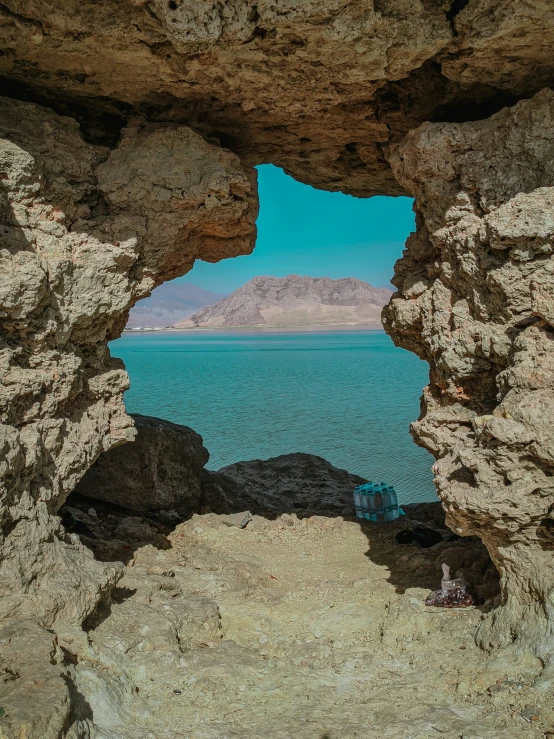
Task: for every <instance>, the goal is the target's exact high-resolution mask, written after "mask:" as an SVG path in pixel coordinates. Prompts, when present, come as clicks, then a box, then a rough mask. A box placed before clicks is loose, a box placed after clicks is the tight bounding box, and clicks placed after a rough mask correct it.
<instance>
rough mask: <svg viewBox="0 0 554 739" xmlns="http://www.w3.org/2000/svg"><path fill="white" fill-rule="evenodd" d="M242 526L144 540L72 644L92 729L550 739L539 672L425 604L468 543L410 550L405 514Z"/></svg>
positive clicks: (222, 524)
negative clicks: (491, 648) (489, 650)
mask: <svg viewBox="0 0 554 739" xmlns="http://www.w3.org/2000/svg"><path fill="white" fill-rule="evenodd" d="M240 517H241V514H235V515H233V516H218V515H215V514H206V515H195V516H193V518H192V519H191V520H189V521H187V522H185V523H182V524H180V525H178V526H177V527H176V528H175V530H174V531H173V532H172V533H171V534H170V536H169V542H170V545H171V548H169V549H158V548H156V547H155V546H153V545H152V544H147V545H143V546H140V547H138V548H137V549H136V551H134V552H132V558H131V559H130V562H129V568H128V572H127V574H126V576H125V578H124V579H123V580H122V581H121V582H120V584H119V588H118V589H117V591H116V593H115V594H114V602H113V603H112V605H111V606H110V607H109V608H108V609H106V610H105V611H103V612H100V613H99V614H97V616H96V618H95V619H94V620H92V621H91V623H89V624H88V626H87V628H88V631H87V632H86V634H85V633H84V632H82V631H79V630H77V629H74V630H71V629H69V630H67V631H66V632H62V633H60V634H59V638H60V643H61V644H62V646H63V647H64V650H65V652H66V654H67V656H68V661H69V662H70V663H71V665H70V670H72V672H73V678H74V680H75V683H76V686H77V689H78V690H79V692H80V693H81V694H82V695H83V696H84V698H85V701H84V703H83V705H85V706H86V707H87V709H86V710H88V711H89V716H90V718H91V719H92V720H93V722H94V725H95V726H96V727H98V728H97V729H94V730H93V736H97V737H112V738H115V737H117V738H118V739H135V738H136V739H139V738H140V739H166V738H169V737H175V738H176V739H177V738H179V739H180V738H185V737H186V738H187V739H226V738H229V739H231V738H234V737H245V738H248V739H254V737H256V738H257V737H260V738H261V737H271V738H272V739H281V738H283V739H285V738H287V739H288V738H289V737H291V738H292V737H295V738H303V737H306V738H310V739H312V738H313V739H316V738H317V739H350V738H351V737H364V739H373V738H374V737H375V738H377V737H379V738H380V737H383V738H385V737H391V738H392V737H394V739H401V738H404V737H406V738H408V737H409V738H410V739H412V738H413V739H416V738H417V739H420V738H423V737H425V738H426V739H427V738H428V737H435V736H436V737H449V738H450V737H452V738H454V737H456V738H460V739H461V738H462V737H463V739H470V738H471V739H484V738H487V739H488V738H490V739H493V738H496V737H498V738H499V739H500V737H502V738H503V739H504V738H505V737H514V738H516V737H529V739H531V738H535V737H544V736H549V734H548V732H549V730H553V727H554V711H553V708H554V706H553V702H552V695H551V693H550V694H548V693H545V692H542V691H540V690H538V689H536V688H533V687H532V684H533V680H534V679H535V677H536V676H537V674H538V673H539V671H540V666H539V665H538V663H535V662H534V661H532V660H528V661H525V660H522V659H521V658H519V659H517V658H516V657H515V656H513V655H511V654H510V653H509V652H503V653H502V654H499V655H497V656H496V657H488V658H487V657H486V656H485V654H484V653H483V652H482V651H481V650H479V649H478V648H477V647H476V646H475V644H474V639H473V635H474V633H475V630H476V628H477V626H478V624H479V622H480V620H481V618H482V617H483V614H482V612H481V610H479V609H476V608H471V609H468V610H459V611H454V610H446V609H437V608H429V607H425V606H424V603H423V601H424V598H425V596H426V594H427V593H428V592H429V587H430V586H431V585H432V584H434V585H435V586H438V583H439V581H440V575H439V574H438V570H439V567H440V561H441V559H445V558H448V557H450V559H452V557H453V556H454V557H456V556H459V552H458V554H457V550H458V549H459V544H458V543H453V544H447V543H445V544H441V545H439V546H438V547H433V548H431V549H421V548H419V547H418V546H417V545H414V544H412V545H404V546H401V545H398V544H397V543H396V542H395V540H394V534H395V533H396V532H397V531H398V530H399V529H400V528H402V525H405V524H403V523H401V522H395V523H394V524H388V525H383V526H379V525H375V524H368V525H364V526H361V525H360V524H359V523H358V522H356V521H355V520H344V519H342V518H340V517H339V518H324V517H318V516H314V517H311V518H306V519H302V520H299V519H297V518H296V516H291V515H289V514H284V515H283V516H281V517H279V518H277V519H276V520H274V521H270V520H266V519H264V518H261V517H258V516H254V518H253V519H252V520H251V521H250V523H249V524H248V526H247V527H246V528H239V527H238V526H237V525H231V524H236V523H238V519H239V518H240ZM125 521H127V523H125ZM125 521H124V522H123V523H122V524H120V526H121V525H123V526H125V525H126V526H127V529H129V528H132V527H133V526H135V529H137V528H138V529H140V527H141V525H142V526H145V525H146V523H141V519H140V517H136V518H129V519H125ZM522 714H523V715H522ZM536 717H538V719H536ZM529 719H531V720H529ZM535 719H536V720H535ZM94 732H96V733H95V734H94Z"/></svg>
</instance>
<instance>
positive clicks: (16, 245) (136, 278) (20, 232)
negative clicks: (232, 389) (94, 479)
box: [0, 99, 257, 625]
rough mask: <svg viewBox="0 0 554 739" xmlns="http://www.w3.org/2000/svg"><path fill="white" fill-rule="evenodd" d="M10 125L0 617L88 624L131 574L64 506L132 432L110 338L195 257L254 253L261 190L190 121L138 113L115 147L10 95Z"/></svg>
mask: <svg viewBox="0 0 554 739" xmlns="http://www.w3.org/2000/svg"><path fill="white" fill-rule="evenodd" d="M0 138H1V140H0V160H1V164H2V169H3V172H4V174H3V179H2V185H1V189H2V193H1V198H2V199H1V205H0V208H1V210H0V214H1V220H2V229H3V234H2V236H3V240H2V249H1V250H0V263H1V269H0V304H1V308H0V310H1V312H0V326H1V330H2V344H1V348H0V367H1V373H2V385H1V390H0V393H1V395H0V403H1V406H0V413H1V416H0V420H1V426H0V439H1V442H0V448H1V449H2V455H1V457H0V474H1V484H2V488H1V493H0V550H1V553H2V557H1V560H0V583H1V589H2V593H3V597H2V602H1V604H0V615H1V616H9V617H12V618H13V617H15V616H16V615H19V616H30V615H36V616H38V617H39V618H40V620H41V621H42V622H43V623H45V624H46V625H50V624H53V623H55V622H79V621H81V620H82V619H83V618H86V617H87V616H88V615H89V614H91V613H92V612H93V611H94V609H95V607H96V604H97V603H98V601H99V600H101V599H102V598H103V597H104V596H105V595H106V594H107V593H108V592H109V590H110V588H111V587H113V585H114V584H115V582H117V579H118V577H119V576H120V575H121V568H120V566H118V565H113V564H112V565H109V566H103V565H100V564H99V563H98V562H96V561H94V559H93V558H92V557H91V556H90V553H89V552H88V551H87V550H85V549H83V547H82V546H81V545H80V543H79V540H78V538H77V537H72V536H71V535H68V534H66V532H65V531H64V529H63V528H61V527H60V522H59V519H58V518H57V517H56V516H55V513H56V511H57V510H58V508H59V507H60V505H61V504H62V503H63V501H64V500H65V498H66V497H67V495H68V494H69V493H70V492H71V491H72V490H73V488H74V487H75V485H76V483H77V482H78V481H79V479H80V477H81V476H82V475H83V473H84V472H85V471H86V469H87V468H88V467H89V466H90V465H91V464H92V463H93V462H94V460H95V459H96V457H97V456H98V455H99V454H100V453H101V452H103V451H107V450H108V449H110V448H111V447H114V446H117V445H119V444H122V443H124V442H126V441H131V440H132V439H133V437H134V433H135V432H134V430H133V427H132V420H131V419H130V417H129V416H127V414H126V412H125V408H124V406H123V391H124V390H125V389H126V388H127V387H128V377H127V373H126V372H125V370H124V368H123V365H122V363H121V362H120V361H119V360H117V359H113V358H112V357H111V356H110V353H109V350H108V347H107V342H108V340H109V339H111V338H114V337H116V336H118V335H119V333H120V332H121V331H122V329H123V327H124V325H125V322H126V318H127V314H128V311H129V309H130V307H131V306H132V305H133V303H134V302H135V301H136V300H139V299H140V298H141V297H144V296H145V295H147V294H148V292H149V290H151V289H152V288H153V287H154V286H156V285H157V284H159V283H161V282H163V280H164V279H167V278H168V277H172V276H175V275H177V274H180V273H181V272H184V271H186V270H187V269H189V268H190V267H191V266H192V264H193V262H194V259H195V258H196V257H199V256H201V255H202V256H203V257H204V258H205V259H208V260H210V259H212V260H213V259H218V258H219V257H220V256H222V255H223V254H229V253H232V254H239V253H247V252H249V251H250V250H251V249H252V247H253V243H254V236H255V225H254V221H255V217H256V213H257V196H256V194H255V191H254V187H255V185H254V178H253V175H252V173H251V172H248V173H246V172H245V170H244V169H243V168H242V165H241V164H240V162H239V161H238V159H237V158H236V157H235V156H234V155H233V154H231V153H230V152H228V151H225V150H223V149H220V148H218V147H216V146H214V145H212V144H208V143H206V142H205V141H204V140H203V139H202V138H201V137H200V136H199V135H198V134H195V133H193V132H192V131H190V130H189V129H186V128H184V127H182V126H175V125H173V124H168V125H159V124H154V125H150V124H145V123H142V122H140V121H137V122H135V123H133V124H132V125H131V126H130V127H129V128H127V129H126V130H125V132H124V134H123V137H122V139H121V142H120V146H119V147H118V148H116V149H114V150H113V151H111V150H110V149H108V148H105V147H100V146H94V145H91V144H88V143H86V142H85V141H84V140H83V139H82V137H81V135H80V132H79V127H78V125H77V123H76V122H75V121H74V120H72V119H69V118H64V117H61V116H59V115H57V114H55V113H53V112H52V111H51V110H48V109H46V108H40V107H38V106H37V105H34V104H30V103H22V102H18V101H15V100H10V99H2V100H1V105H0Z"/></svg>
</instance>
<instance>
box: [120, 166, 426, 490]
mask: <svg viewBox="0 0 554 739" xmlns="http://www.w3.org/2000/svg"><path fill="white" fill-rule="evenodd" d="M257 169H258V186H259V197H260V213H259V216H258V219H257V229H258V234H257V243H256V248H255V250H254V252H253V254H251V255H249V256H240V257H234V258H232V259H226V260H223V261H221V262H218V263H217V264H210V263H208V262H201V261H197V262H196V264H195V266H194V267H193V269H192V271H191V272H189V273H188V274H186V275H185V276H184V277H182V278H178V279H176V280H174V281H173V282H171V283H165V284H164V285H162V286H160V287H159V288H157V289H156V290H155V291H154V292H153V294H152V295H151V296H150V297H148V298H146V299H145V300H143V301H141V302H139V303H138V304H137V305H136V306H135V307H134V308H133V309H132V311H131V315H130V318H129V322H128V324H127V329H128V330H126V331H125V332H124V334H123V336H122V337H121V338H120V339H118V340H117V341H115V342H112V344H111V351H112V353H113V354H114V355H115V356H117V357H119V358H121V359H122V360H123V361H124V363H125V366H126V369H127V371H128V373H129V375H130V381H131V387H130V390H129V391H128V392H127V393H126V396H125V399H126V400H125V402H126V407H127V409H128V411H129V412H130V413H139V414H143V415H146V416H154V417H161V418H164V419H166V420H169V421H172V422H174V423H178V424H184V425H187V426H190V427H192V428H193V429H194V430H195V431H197V432H198V433H200V434H201V436H202V437H203V439H204V444H205V446H206V447H207V448H208V450H209V452H210V461H209V463H208V468H209V469H211V470H217V469H220V468H222V467H225V466H227V465H230V464H235V463H237V462H240V461H243V460H252V459H269V458H273V457H277V456H279V455H283V454H291V453H294V452H302V453H307V454H314V455H318V456H320V457H323V458H324V459H326V460H328V461H329V462H331V464H333V465H335V466H337V467H339V468H342V469H347V470H348V471H349V472H351V473H353V474H357V475H360V476H362V477H364V478H365V479H371V480H376V481H381V480H386V481H387V482H389V483H390V484H393V485H394V486H395V489H396V490H397V493H398V495H399V498H400V501H401V503H415V502H422V501H431V500H436V493H435V491H434V486H433V482H432V473H431V465H432V462H433V459H432V457H431V455H430V454H429V453H428V452H427V451H425V450H424V449H422V448H421V447H418V446H416V445H415V444H414V442H413V440H412V439H411V437H410V435H409V425H410V423H411V422H412V421H413V420H415V419H416V418H417V416H418V412H419V407H418V404H419V396H420V394H421V389H422V387H423V386H424V385H426V384H427V381H428V376H427V375H428V366H427V363H426V362H424V361H422V360H420V359H419V358H417V357H416V356H415V355H414V354H412V353H410V352H407V351H406V350H404V349H400V348H397V347H395V346H394V345H393V343H392V341H391V339H390V338H389V337H388V336H387V335H386V334H385V332H384V331H383V329H382V326H381V324H380V318H379V317H380V312H381V307H382V306H383V305H384V304H385V303H386V302H388V300H389V298H390V295H391V294H392V292H393V291H394V287H393V286H392V285H391V283H390V280H391V279H392V276H393V266H394V262H395V261H396V260H397V259H398V258H399V257H400V256H401V254H402V250H403V245H404V242H405V239H406V237H407V236H408V235H409V233H410V231H412V230H413V229H414V220H413V212H412V201H411V200H410V199H409V198H407V197H385V196H377V197H375V198H371V199H361V198H354V197H352V196H349V195H343V194H342V193H331V192H325V191H321V190H316V189H314V188H312V187H310V186H308V185H304V184H302V183H300V182H297V181H296V180H294V179H293V178H291V177H290V176H288V175H287V174H285V173H284V172H283V171H282V170H281V169H278V168H276V167H274V166H272V165H262V166H260V167H258V168H257ZM311 278H312V280H311V281H310V279H311ZM322 280H323V281H322ZM325 281H327V283H328V284H325ZM256 301H257V302H256ZM254 303H255V305H254ZM214 304H215V305H214ZM253 305H254V307H253ZM218 306H221V307H220V308H218ZM218 310H219V313H218ZM195 322H196V323H195ZM173 327H176V328H173ZM179 327H181V328H180V330H177V329H178V328H179ZM153 329H158V330H153ZM161 329H163V330H161Z"/></svg>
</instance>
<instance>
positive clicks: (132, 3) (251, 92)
mask: <svg viewBox="0 0 554 739" xmlns="http://www.w3.org/2000/svg"><path fill="white" fill-rule="evenodd" d="M553 44H554V9H553V6H552V3H551V2H549V0H534V2H532V3H522V2H519V1H518V0H511V1H508V2H506V0H472V1H471V2H460V1H459V0H456V2H451V1H450V0H445V1H444V2H443V1H441V0H437V1H436V2H422V1H421V0H414V1H413V2H411V1H409V2H408V1H406V0H356V1H354V0H302V1H300V2H291V1H290V0H258V1H257V2H256V3H252V2H246V0H227V2H215V0H202V2H198V0H103V2H95V1H94V0H47V1H46V2H45V0H25V1H23V0H6V2H4V3H3V4H2V8H1V9H0V47H1V48H2V49H4V50H5V53H4V54H3V55H1V56H0V74H3V75H5V76H6V78H7V80H6V82H7V84H8V85H9V89H10V91H11V92H10V94H12V95H13V96H16V97H23V98H24V99H32V100H35V101H36V102H40V103H41V104H44V103H46V104H52V105H54V106H55V108H56V110H57V111H58V112H66V113H68V114H71V115H73V116H74V117H76V118H78V119H79V120H80V121H82V123H83V126H84V128H85V129H86V134H87V136H88V137H90V139H91V140H94V141H100V142H102V143H109V144H110V145H113V144H114V143H115V142H117V139H118V131H119V128H120V127H121V125H124V124H125V122H126V120H128V118H129V116H132V115H134V114H136V113H137V112H139V113H141V114H143V115H145V116H146V117H147V118H148V119H149V120H158V121H172V122H179V123H184V124H186V125H189V126H192V127H193V128H194V129H195V130H198V131H200V132H202V133H203V134H204V135H205V136H208V137H215V138H217V139H218V140H219V141H220V142H221V144H222V145H224V146H227V147H228V148H231V149H232V150H233V151H235V152H236V153H238V154H239V155H240V156H241V158H242V159H243V161H245V162H247V163H249V164H259V163H261V162H272V163H273V164H276V165H279V166H283V167H285V168H286V169H287V170H288V171H290V172H291V174H293V175H294V176H295V177H296V178H298V179H300V180H302V181H305V182H308V183H310V184H312V185H314V186H317V187H322V188H325V189H331V190H341V191H343V192H351V193H354V194H356V195H361V196H367V195H371V194H376V193H377V194H399V193H402V192H403V188H402V186H401V185H400V184H399V183H398V181H397V180H396V179H395V178H394V176H393V174H392V172H391V170H390V167H389V164H388V151H389V148H390V145H391V143H395V142H397V141H399V140H400V139H401V138H402V137H403V136H404V135H405V134H406V133H407V132H408V131H409V130H410V129H412V128H415V127H417V126H418V125H419V124H420V123H422V122H423V121H427V120H435V121H437V120H439V121H440V120H442V121H448V120H455V121H462V120H473V119H475V118H484V117H487V116H489V115H490V114H491V113H493V112H494V111H496V110H499V109H500V108H502V107H504V106H505V105H507V104H512V103H514V102H515V101H516V99H517V97H520V96H529V95H530V94H533V93H534V92H536V91H538V90H539V89H540V88H541V87H543V86H545V85H548V84H550V83H551V82H552V80H553V78H554V60H553V56H552V47H553Z"/></svg>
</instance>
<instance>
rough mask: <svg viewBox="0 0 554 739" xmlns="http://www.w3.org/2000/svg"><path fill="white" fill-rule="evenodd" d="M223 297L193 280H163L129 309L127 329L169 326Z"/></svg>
mask: <svg viewBox="0 0 554 739" xmlns="http://www.w3.org/2000/svg"><path fill="white" fill-rule="evenodd" d="M223 297H225V296H224V295H222V294H221V293H212V292H210V291H209V290H204V288H202V287H198V286H197V285H193V284H192V282H165V283H164V284H163V285H160V286H159V287H157V288H156V289H155V290H152V293H151V295H150V296H149V297H148V298H145V299H144V300H140V301H139V302H138V303H137V304H136V305H135V307H134V308H132V309H131V312H130V313H129V320H128V321H127V328H139V327H154V328H162V327H164V326H172V325H173V324H174V323H176V322H177V321H181V320H182V319H183V318H186V317H187V316H190V315H191V314H192V313H195V312H196V311H197V310H199V309H200V308H203V307H204V306H206V305H212V304H213V303H217V301H218V300H221V298H223Z"/></svg>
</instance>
